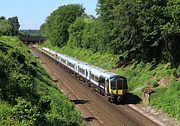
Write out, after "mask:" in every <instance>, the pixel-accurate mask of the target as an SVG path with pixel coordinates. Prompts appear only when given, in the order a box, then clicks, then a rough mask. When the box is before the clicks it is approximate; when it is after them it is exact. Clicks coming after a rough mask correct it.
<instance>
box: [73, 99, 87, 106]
mask: <svg viewBox="0 0 180 126" xmlns="http://www.w3.org/2000/svg"><path fill="white" fill-rule="evenodd" d="M71 102H73V103H74V104H75V105H77V104H86V103H87V102H89V101H87V100H81V99H76V100H71Z"/></svg>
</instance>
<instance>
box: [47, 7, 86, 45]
mask: <svg viewBox="0 0 180 126" xmlns="http://www.w3.org/2000/svg"><path fill="white" fill-rule="evenodd" d="M83 13H84V8H83V7H82V6H81V5H79V4H70V5H64V6H61V7H59V8H58V9H57V10H55V11H53V12H52V14H51V15H50V16H49V17H48V18H47V20H46V24H47V25H44V26H46V27H47V28H46V30H48V31H47V32H48V36H47V37H48V38H49V39H50V40H51V42H52V44H54V45H57V46H59V47H62V46H63V45H66V44H67V41H68V39H69V33H68V28H69V26H70V24H71V23H73V22H74V21H75V20H76V18H77V17H80V16H81V15H82V14H83ZM47 32H46V33H47Z"/></svg>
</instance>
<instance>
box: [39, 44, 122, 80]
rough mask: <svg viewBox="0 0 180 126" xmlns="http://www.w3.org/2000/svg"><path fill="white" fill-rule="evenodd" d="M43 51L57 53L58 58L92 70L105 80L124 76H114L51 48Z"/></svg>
mask: <svg viewBox="0 0 180 126" xmlns="http://www.w3.org/2000/svg"><path fill="white" fill-rule="evenodd" d="M42 49H44V50H47V51H49V52H52V53H56V54H57V56H58V57H62V58H63V59H65V60H67V61H69V62H71V63H77V64H78V65H79V66H80V67H81V68H83V69H87V70H90V71H91V73H93V74H95V75H96V76H98V77H100V76H102V77H104V78H109V79H111V78H113V77H122V76H120V75H118V74H114V73H112V72H109V71H107V70H105V69H102V68H100V67H97V66H93V65H90V64H88V63H86V62H83V61H80V60H77V59H75V58H73V57H70V56H68V55H64V54H61V53H57V52H56V51H53V50H51V49H49V48H46V47H42ZM123 78H124V77H123Z"/></svg>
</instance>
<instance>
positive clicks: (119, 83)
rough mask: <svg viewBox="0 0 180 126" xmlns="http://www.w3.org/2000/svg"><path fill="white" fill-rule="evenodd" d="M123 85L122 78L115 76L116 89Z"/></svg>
mask: <svg viewBox="0 0 180 126" xmlns="http://www.w3.org/2000/svg"><path fill="white" fill-rule="evenodd" d="M122 86H123V79H122V78H117V89H122Z"/></svg>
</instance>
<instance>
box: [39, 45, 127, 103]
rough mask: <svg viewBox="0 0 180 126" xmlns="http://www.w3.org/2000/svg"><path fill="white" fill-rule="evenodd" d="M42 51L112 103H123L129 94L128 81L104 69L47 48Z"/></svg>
mask: <svg viewBox="0 0 180 126" xmlns="http://www.w3.org/2000/svg"><path fill="white" fill-rule="evenodd" d="M41 51H42V52H43V53H44V54H46V55H48V56H49V57H51V58H52V59H54V60H55V61H56V62H57V63H58V64H60V65H61V66H63V67H64V68H66V69H67V70H68V71H70V72H72V73H74V74H75V75H76V76H77V77H78V78H81V79H82V80H84V81H85V83H86V84H88V86H90V87H93V88H94V89H96V90H98V91H99V92H100V93H101V94H103V95H105V96H106V98H107V99H108V100H109V101H111V102H122V101H123V96H124V95H125V94H126V93H128V84H127V79H126V78H125V77H123V76H120V75H117V74H114V73H112V72H109V71H107V70H104V69H102V68H99V67H96V66H93V65H90V64H88V63H86V62H82V61H80V60H77V59H75V58H72V57H70V56H67V55H64V54H61V53H58V52H56V51H54V50H51V49H49V48H46V47H42V48H41Z"/></svg>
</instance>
